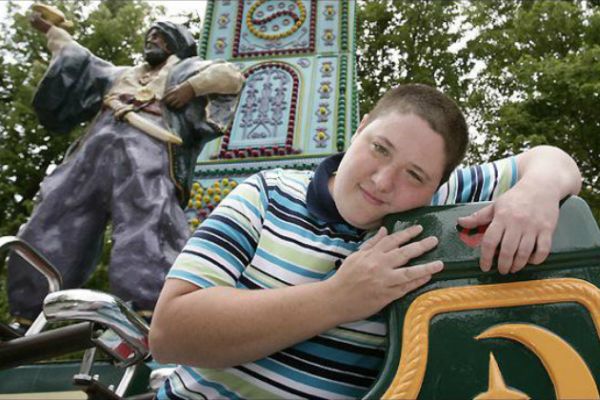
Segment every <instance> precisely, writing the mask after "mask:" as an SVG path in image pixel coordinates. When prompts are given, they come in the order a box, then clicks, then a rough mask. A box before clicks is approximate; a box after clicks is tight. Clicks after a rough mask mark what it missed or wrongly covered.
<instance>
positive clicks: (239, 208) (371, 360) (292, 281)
mask: <svg viewBox="0 0 600 400" xmlns="http://www.w3.org/2000/svg"><path fill="white" fill-rule="evenodd" d="M340 160H341V155H336V156H333V157H330V158H328V159H326V160H325V161H324V162H323V163H321V165H320V166H319V167H318V168H317V170H316V171H315V172H314V173H313V172H312V171H294V170H282V169H275V170H270V171H264V172H260V173H258V174H256V175H254V176H252V177H250V178H248V179H247V180H246V181H244V182H243V183H242V184H240V185H238V187H236V189H235V190H234V191H232V192H231V193H230V194H229V195H228V196H227V197H226V198H225V199H224V200H223V201H222V202H221V204H220V205H219V206H218V207H217V208H216V209H215V210H214V211H213V212H212V213H211V215H210V217H209V218H207V219H206V220H205V221H204V222H203V223H202V225H201V226H200V227H199V228H198V230H197V231H196V232H195V233H194V235H193V236H192V237H191V238H190V239H189V241H188V243H187V244H186V246H185V248H184V249H183V251H182V253H181V254H180V255H179V257H178V258H177V260H176V261H175V264H174V265H173V267H172V269H171V271H170V272H169V275H168V278H176V279H183V280H185V281H188V282H191V283H193V284H195V285H197V286H199V287H201V288H208V287H212V286H229V287H236V288H243V289H268V288H279V287H286V286H293V285H301V284H304V283H310V282H316V281H319V280H323V279H327V278H328V277H329V276H331V275H332V274H333V273H335V270H336V267H337V266H339V264H340V261H341V260H343V259H344V258H345V257H346V256H348V255H349V254H351V253H352V252H354V251H355V250H357V249H358V246H359V245H360V243H361V242H362V240H363V238H364V234H365V232H364V231H360V230H358V229H356V228H354V227H352V226H350V225H348V224H346V223H344V222H343V221H340V220H336V218H338V217H334V218H325V219H326V220H325V219H324V218H323V216H324V215H327V214H326V212H325V211H327V210H331V207H333V208H334V209H335V205H334V204H333V199H332V198H331V196H330V195H329V191H328V190H327V187H326V182H327V180H328V178H329V176H330V175H331V173H332V172H333V171H335V170H336V169H337V165H338V164H339V161H340ZM516 179H517V168H516V163H515V160H514V158H508V159H504V160H500V161H497V162H495V163H490V164H484V165H479V166H475V167H470V168H464V169H458V170H457V171H455V173H454V174H453V175H452V177H451V178H450V180H449V181H448V183H446V184H445V185H443V186H442V187H441V188H440V189H439V191H438V192H437V193H436V195H435V196H434V198H433V201H432V204H434V205H440V204H452V203H464V202H472V201H486V200H492V199H494V198H495V197H496V196H497V195H499V194H501V193H503V192H505V191H506V190H507V189H508V188H510V187H511V186H512V185H514V183H515V182H516ZM311 182H312V183H311ZM317 183H318V184H319V187H315V186H316V185H317ZM324 183H325V185H324ZM308 192H312V193H311V195H308V196H307V193H308ZM334 214H337V213H334ZM337 215H338V216H339V214H337ZM319 216H321V217H319ZM385 335H386V326H385V323H384V321H383V318H382V316H381V315H380V314H377V315H374V316H373V317H371V318H369V319H368V320H362V321H357V322H353V323H348V324H344V325H341V326H338V327H337V328H335V329H332V330H329V331H327V332H324V333H322V334H320V335H318V336H316V337H314V338H312V339H309V340H307V341H305V342H302V343H298V344H297V345H295V346H292V347H290V348H287V349H285V350H282V351H279V352H277V353H275V354H272V355H270V356H268V357H265V358H263V359H260V360H257V361H255V362H251V363H247V364H244V365H239V366H235V367H231V368H226V369H209V368H195V367H190V366H179V367H178V368H177V369H176V370H175V372H174V373H173V374H172V375H171V376H170V378H169V379H168V380H167V382H166V383H165V385H164V386H163V387H162V388H161V390H160V392H159V394H158V398H159V399H181V398H183V399H196V398H197V399H206V398H231V399H238V398H255V399H270V398H285V399H289V398H323V399H330V398H357V397H361V396H362V395H363V394H364V393H365V392H366V391H367V389H368V388H369V387H370V386H371V385H372V384H373V383H374V381H375V378H376V376H377V374H378V372H379V370H380V368H381V366H382V362H383V357H384V351H385ZM198 340H202V338H198Z"/></svg>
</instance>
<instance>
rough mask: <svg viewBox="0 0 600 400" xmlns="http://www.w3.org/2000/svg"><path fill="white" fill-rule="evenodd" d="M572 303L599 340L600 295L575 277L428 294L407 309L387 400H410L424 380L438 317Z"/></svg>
mask: <svg viewBox="0 0 600 400" xmlns="http://www.w3.org/2000/svg"><path fill="white" fill-rule="evenodd" d="M564 302H575V303H579V304H581V305H582V306H584V307H585V308H586V309H587V310H588V311H589V313H590V316H591V318H592V321H593V322H594V325H595V326H596V332H597V334H598V335H600V290H599V289H598V288H597V287H596V286H594V285H593V284H591V283H589V282H587V281H584V280H581V279H575V278H556V279H543V280H534V281H525V282H512V283H501V284H492V285H477V286H462V287H452V288H444V289H437V290H432V291H430V292H426V293H424V294H422V295H421V296H419V297H417V298H416V299H415V300H414V301H413V302H412V303H411V305H410V306H409V308H408V310H407V312H406V316H405V318H404V327H403V330H402V349H401V355H400V362H399V364H398V367H397V369H396V371H397V372H396V375H395V376H394V379H393V380H392V383H391V384H390V386H389V388H388V389H387V390H386V392H385V393H384V395H383V397H384V398H386V399H415V398H416V397H417V396H418V394H419V391H420V390H421V385H422V384H423V378H424V376H425V369H426V367H427V353H428V350H429V325H430V322H431V320H432V319H433V317H435V316H436V315H438V314H443V313H448V312H453V311H467V310H478V309H489V308H502V307H515V306H525V305H536V304H552V303H564Z"/></svg>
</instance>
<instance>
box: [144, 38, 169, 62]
mask: <svg viewBox="0 0 600 400" xmlns="http://www.w3.org/2000/svg"><path fill="white" fill-rule="evenodd" d="M169 55H170V54H169V53H167V52H166V51H165V50H163V49H161V48H160V47H158V46H156V45H153V44H149V45H147V46H146V47H145V48H144V60H146V62H147V63H148V64H150V65H151V66H153V67H155V66H157V65H160V64H162V63H163V62H165V61H166V60H167V58H169Z"/></svg>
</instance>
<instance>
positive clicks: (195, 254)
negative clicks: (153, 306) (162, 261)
mask: <svg viewBox="0 0 600 400" xmlns="http://www.w3.org/2000/svg"><path fill="white" fill-rule="evenodd" d="M266 193H267V192H266V185H265V184H264V178H263V176H262V174H261V173H259V174H256V175H253V176H251V177H250V178H248V179H247V180H245V181H244V182H242V183H241V184H240V185H238V186H237V187H236V188H235V189H234V190H233V191H232V192H231V193H230V194H229V195H227V197H225V198H224V199H223V200H222V201H221V203H219V205H218V206H217V208H215V209H214V210H213V212H212V213H211V214H210V216H209V217H208V218H207V219H206V220H204V221H203V222H202V224H201V225H200V226H199V227H198V229H197V230H196V232H194V234H193V235H192V237H191V238H190V239H189V240H188V242H187V243H186V245H185V247H184V248H183V250H182V252H181V254H179V256H178V257H177V258H176V259H175V263H174V264H173V266H172V267H171V270H170V271H169V274H168V275H167V278H177V279H182V280H185V281H187V282H190V283H192V284H195V285H197V286H199V287H202V288H208V287H213V286H229V287H235V285H236V283H237V281H238V279H239V278H240V276H241V274H242V272H243V271H244V269H245V268H246V266H247V265H248V264H249V263H250V261H251V259H252V257H253V256H254V253H255V252H256V247H257V244H258V241H259V239H260V232H261V229H262V224H263V221H264V215H265V212H266V209H267V194H266Z"/></svg>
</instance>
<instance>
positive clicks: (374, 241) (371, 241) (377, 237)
mask: <svg viewBox="0 0 600 400" xmlns="http://www.w3.org/2000/svg"><path fill="white" fill-rule="evenodd" d="M386 236H387V229H386V228H385V226H382V227H381V228H379V230H378V231H377V233H376V234H375V236H373V237H371V238H370V239H369V240H367V241H366V242H364V243H363V244H361V245H360V247H359V250H368V249H371V248H373V246H375V245H376V244H377V243H378V242H379V241H380V240H381V239H383V238H384V237H386Z"/></svg>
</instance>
